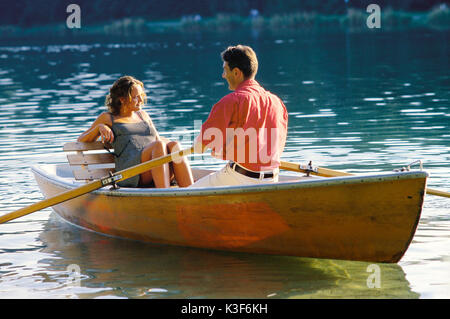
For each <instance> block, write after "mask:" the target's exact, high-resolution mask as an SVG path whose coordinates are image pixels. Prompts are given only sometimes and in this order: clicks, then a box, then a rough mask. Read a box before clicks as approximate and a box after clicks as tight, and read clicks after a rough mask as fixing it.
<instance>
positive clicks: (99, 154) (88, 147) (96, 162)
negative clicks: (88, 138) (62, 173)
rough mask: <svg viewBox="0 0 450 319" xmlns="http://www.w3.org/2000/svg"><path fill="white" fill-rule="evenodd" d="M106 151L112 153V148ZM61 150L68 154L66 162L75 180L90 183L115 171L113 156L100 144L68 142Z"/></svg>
mask: <svg viewBox="0 0 450 319" xmlns="http://www.w3.org/2000/svg"><path fill="white" fill-rule="evenodd" d="M108 149H109V151H110V152H113V151H114V150H113V149H112V146H108ZM63 150H64V152H68V154H67V160H68V161H69V165H70V166H71V167H72V169H73V175H74V177H75V179H76V180H85V181H92V180H95V179H99V178H102V177H105V176H109V172H112V173H114V172H115V171H116V170H115V164H114V155H112V154H110V153H109V152H108V151H107V150H106V149H105V145H104V144H103V143H102V142H92V143H82V142H68V143H66V144H64V147H63Z"/></svg>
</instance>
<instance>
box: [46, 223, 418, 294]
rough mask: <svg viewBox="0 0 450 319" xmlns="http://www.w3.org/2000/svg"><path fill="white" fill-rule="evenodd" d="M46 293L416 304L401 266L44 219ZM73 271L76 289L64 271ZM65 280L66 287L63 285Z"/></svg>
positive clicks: (67, 273)
mask: <svg viewBox="0 0 450 319" xmlns="http://www.w3.org/2000/svg"><path fill="white" fill-rule="evenodd" d="M39 238H40V240H42V242H43V244H44V245H45V248H43V250H42V252H43V253H46V254H49V255H51V256H52V257H51V258H45V259H43V260H41V261H40V264H41V265H42V264H45V266H44V265H43V266H44V268H45V269H48V270H49V271H48V273H49V274H50V275H48V276H47V278H46V280H47V281H55V282H57V283H58V284H57V285H56V288H54V289H53V291H52V292H49V291H48V293H50V294H51V295H55V296H57V297H69V298H102V297H103V298H105V297H106V298H266V297H269V298H417V297H418V294H416V293H414V292H412V291H411V289H410V287H409V283H408V282H407V280H406V279H405V274H404V272H403V270H402V268H401V267H400V266H398V265H396V264H378V267H379V270H380V283H381V288H368V285H367V279H368V278H369V276H370V275H371V274H372V273H369V272H367V267H368V266H369V265H370V263H365V262H351V261H340V260H325V259H312V258H296V257H285V256H267V255H257V254H242V253H229V252H218V251H209V250H202V249H192V248H184V247H173V246H165V245H152V244H146V243H141V242H135V241H130V240H122V239H117V238H110V237H106V236H103V235H100V234H97V233H93V232H90V231H86V230H82V229H78V228H77V227H74V226H72V225H70V224H68V223H66V222H64V221H63V220H62V219H61V218H59V217H58V216H57V215H56V214H52V215H51V218H50V219H49V221H48V222H47V223H46V225H45V227H44V230H43V231H42V233H41V234H40V236H39ZM71 264H75V265H76V266H77V267H79V269H80V275H79V279H80V281H79V283H80V284H79V286H71V285H72V284H73V278H70V274H69V272H68V271H67V269H68V268H67V267H68V266H69V265H71ZM71 280H72V281H71Z"/></svg>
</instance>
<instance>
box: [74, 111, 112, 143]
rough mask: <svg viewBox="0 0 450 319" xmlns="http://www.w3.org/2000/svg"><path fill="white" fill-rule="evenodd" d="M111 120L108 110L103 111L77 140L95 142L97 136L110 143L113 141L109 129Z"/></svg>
mask: <svg viewBox="0 0 450 319" xmlns="http://www.w3.org/2000/svg"><path fill="white" fill-rule="evenodd" d="M111 126H112V122H111V115H110V114H109V113H108V112H103V113H102V114H100V115H99V117H97V119H96V120H95V121H94V123H92V125H91V127H90V128H89V129H88V130H86V131H85V132H84V133H82V134H81V135H80V136H79V137H78V139H77V141H78V142H95V141H96V140H97V139H98V138H99V137H101V140H102V142H103V143H105V142H107V143H112V142H113V141H114V134H113V132H112V130H111Z"/></svg>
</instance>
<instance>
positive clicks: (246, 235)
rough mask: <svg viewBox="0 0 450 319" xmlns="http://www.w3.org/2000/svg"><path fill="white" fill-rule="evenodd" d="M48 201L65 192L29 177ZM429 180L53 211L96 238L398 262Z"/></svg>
mask: <svg viewBox="0 0 450 319" xmlns="http://www.w3.org/2000/svg"><path fill="white" fill-rule="evenodd" d="M33 172H34V174H35V177H36V180H37V182H38V185H39V187H40V189H41V191H42V193H43V194H44V196H45V197H50V196H54V195H57V194H59V193H61V192H63V191H66V190H67V189H68V188H70V187H69V186H67V185H64V183H60V182H58V181H55V179H53V178H52V177H51V176H49V175H46V174H44V171H43V170H35V169H34V170H33ZM426 177H427V174H426V173H424V172H418V173H396V174H394V173H392V174H388V175H383V176H381V177H380V176H365V177H344V178H341V177H339V178H329V179H322V180H316V181H312V182H308V181H301V182H296V183H280V184H277V185H266V186H261V187H241V188H236V187H229V188H216V189H176V190H171V189H169V190H155V189H135V190H132V191H129V190H130V189H119V190H113V191H109V190H99V191H95V192H92V193H89V194H86V195H83V196H80V197H78V198H75V199H72V200H70V201H67V202H64V203H61V204H59V205H57V206H55V207H54V208H53V209H54V210H55V212H56V213H58V214H59V215H60V216H61V217H62V218H64V219H65V220H67V221H69V222H71V223H73V224H75V225H78V226H81V227H83V228H87V229H90V230H93V231H96V232H99V233H103V234H107V235H112V236H118V237H123V238H128V239H134V240H141V241H146V242H153V243H161V244H170V245H179V246H190V247H198V248H207V249H218V250H230V251H238V252H249V253H263V254H276V255H290V256H301V257H314V258H332V259H346V260H360V261H373V262H398V261H399V260H400V258H401V257H402V256H403V254H404V253H405V251H406V250H407V248H408V246H409V244H410V242H411V240H412V238H413V236H414V233H415V230H416V227H417V225H418V221H419V218H420V214H421V210H422V204H423V199H424V192H425V187H426Z"/></svg>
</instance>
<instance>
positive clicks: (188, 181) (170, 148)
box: [165, 139, 194, 187]
mask: <svg viewBox="0 0 450 319" xmlns="http://www.w3.org/2000/svg"><path fill="white" fill-rule="evenodd" d="M165 141H166V145H167V152H168V153H173V152H178V151H181V147H180V144H179V143H178V142H175V141H169V140H167V139H165ZM172 167H173V172H174V175H175V179H176V181H177V184H178V186H179V187H188V186H190V185H192V184H193V183H194V178H193V177H192V170H191V166H190V165H189V161H188V159H187V158H186V156H183V157H181V158H180V159H177V160H175V161H173V162H172Z"/></svg>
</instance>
